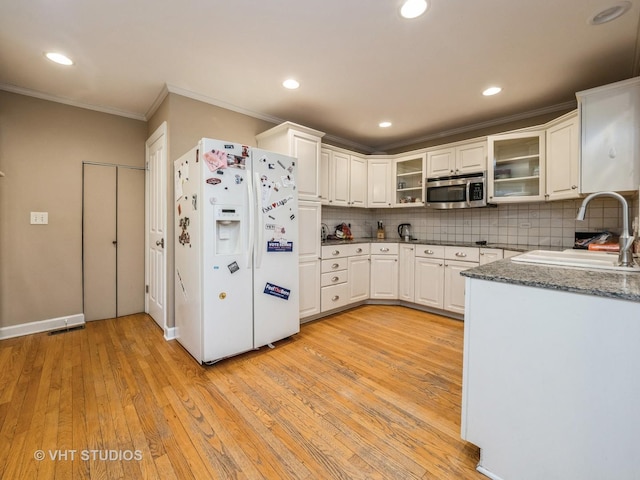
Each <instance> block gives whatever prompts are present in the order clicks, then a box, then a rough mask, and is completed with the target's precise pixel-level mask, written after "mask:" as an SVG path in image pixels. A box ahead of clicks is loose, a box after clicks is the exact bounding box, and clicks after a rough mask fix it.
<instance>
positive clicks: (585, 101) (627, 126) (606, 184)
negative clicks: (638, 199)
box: [576, 77, 640, 193]
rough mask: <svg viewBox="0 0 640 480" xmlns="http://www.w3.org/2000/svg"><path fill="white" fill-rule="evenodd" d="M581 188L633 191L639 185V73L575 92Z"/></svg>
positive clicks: (596, 190)
mask: <svg viewBox="0 0 640 480" xmlns="http://www.w3.org/2000/svg"><path fill="white" fill-rule="evenodd" d="M576 97H577V98H578V111H579V115H580V128H581V131H580V136H581V147H582V148H581V157H582V158H581V167H580V168H581V172H580V177H581V185H580V186H581V191H582V193H593V192H598V191H603V190H613V191H632V190H633V191H637V190H638V185H640V162H639V161H638V158H640V135H639V134H638V131H639V129H640V122H639V118H640V77H634V78H631V79H629V80H624V81H622V82H616V83H613V84H610V85H605V86H602V87H598V88H592V89H591V90H585V91H582V92H578V93H576Z"/></svg>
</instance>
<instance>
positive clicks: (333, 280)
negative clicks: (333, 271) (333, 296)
mask: <svg viewBox="0 0 640 480" xmlns="http://www.w3.org/2000/svg"><path fill="white" fill-rule="evenodd" d="M338 280H340V278H339V277H332V278H331V281H332V282H337V281H338Z"/></svg>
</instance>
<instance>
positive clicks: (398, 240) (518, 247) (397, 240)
mask: <svg viewBox="0 0 640 480" xmlns="http://www.w3.org/2000/svg"><path fill="white" fill-rule="evenodd" d="M349 243H411V244H415V245H442V246H451V247H479V248H502V249H503V250H513V251H516V252H528V251H531V250H538V249H540V248H544V249H545V250H564V249H565V248H566V247H540V246H538V245H507V244H503V243H488V244H486V245H478V244H477V243H475V242H447V241H437V240H421V239H418V238H414V239H412V240H411V241H409V242H405V241H404V240H402V239H401V238H397V237H396V238H385V239H378V238H366V237H362V238H354V239H353V240H324V241H323V242H322V245H344V244H349Z"/></svg>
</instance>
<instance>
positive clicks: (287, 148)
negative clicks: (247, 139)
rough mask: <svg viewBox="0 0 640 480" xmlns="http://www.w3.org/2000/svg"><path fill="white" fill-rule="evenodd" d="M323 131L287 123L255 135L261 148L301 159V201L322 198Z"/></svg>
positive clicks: (299, 177) (299, 185) (298, 182)
mask: <svg viewBox="0 0 640 480" xmlns="http://www.w3.org/2000/svg"><path fill="white" fill-rule="evenodd" d="M323 135H324V133H323V132H319V131H318V130H313V129H311V128H307V127H303V126H302V125H297V124H295V123H291V122H284V123H282V124H280V125H278V126H277V127H273V128H271V129H269V130H267V131H266V132H262V133H260V134H258V135H256V140H257V142H258V147H260V148H264V149H265V150H271V151H273V152H277V153H282V154H284V155H290V156H292V157H296V158H297V159H298V178H296V179H295V181H296V186H297V188H298V198H299V199H300V200H311V201H316V202H318V201H320V200H321V198H320V141H321V138H322V136H323Z"/></svg>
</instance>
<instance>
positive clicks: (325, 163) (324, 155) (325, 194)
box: [320, 148, 331, 205]
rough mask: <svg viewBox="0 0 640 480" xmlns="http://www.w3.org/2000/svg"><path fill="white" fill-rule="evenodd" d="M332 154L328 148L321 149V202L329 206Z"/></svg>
mask: <svg viewBox="0 0 640 480" xmlns="http://www.w3.org/2000/svg"><path fill="white" fill-rule="evenodd" d="M330 157H331V152H330V151H329V150H327V149H326V148H321V149H320V202H321V203H322V204H323V205H329V161H330Z"/></svg>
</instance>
